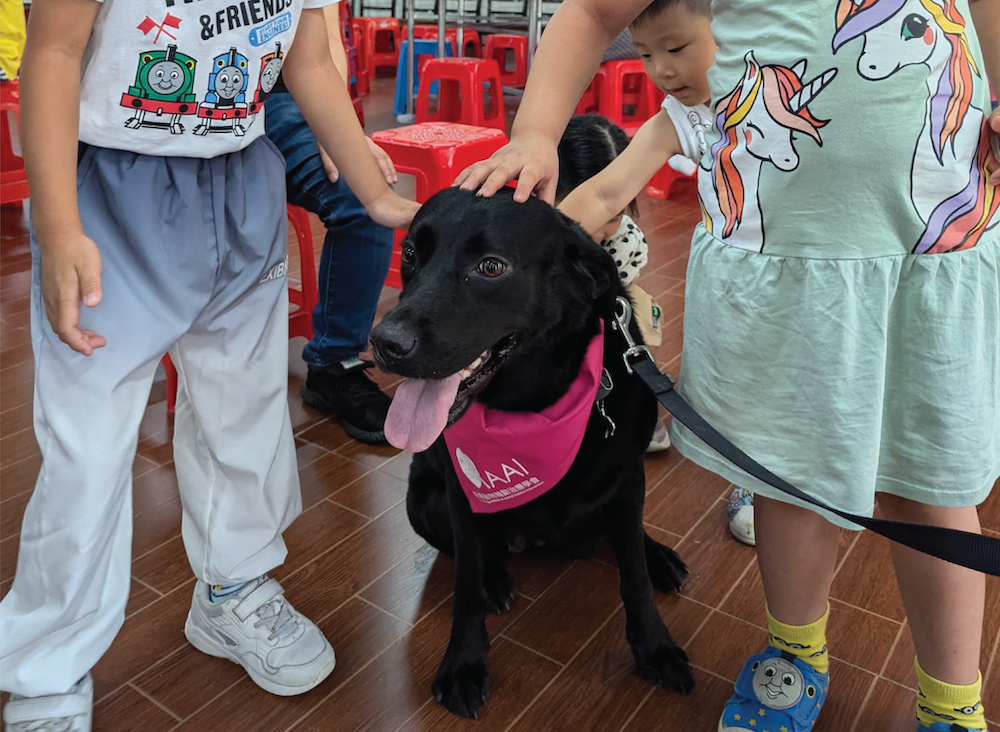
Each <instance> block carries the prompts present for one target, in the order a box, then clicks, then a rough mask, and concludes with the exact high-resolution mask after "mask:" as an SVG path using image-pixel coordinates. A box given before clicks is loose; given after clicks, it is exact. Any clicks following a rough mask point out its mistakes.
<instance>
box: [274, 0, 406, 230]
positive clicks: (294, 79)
mask: <svg viewBox="0 0 1000 732" xmlns="http://www.w3.org/2000/svg"><path fill="white" fill-rule="evenodd" d="M281 74H282V77H283V78H284V80H285V86H287V87H288V90H289V91H290V92H291V93H292V96H293V97H295V101H296V102H297V103H298V105H299V109H301V110H302V116H303V117H305V119H306V122H308V123H309V127H310V128H312V130H313V133H314V134H315V135H316V138H317V139H318V140H319V143H320V145H321V146H322V147H323V149H324V150H326V151H327V152H328V153H329V154H330V157H331V158H333V161H334V163H336V165H337V167H338V168H339V169H340V172H341V173H342V174H343V176H344V178H346V179H347V183H348V185H349V186H350V187H351V190H352V191H354V194H355V195H356V196H357V197H358V200H360V201H361V203H362V204H363V205H364V207H365V209H366V210H367V211H368V214H369V215H370V216H371V217H372V219H374V220H375V221H377V222H378V223H380V224H382V225H384V226H389V227H395V228H406V227H408V226H409V225H410V221H411V220H412V219H413V216H414V214H415V213H416V212H417V209H418V208H420V206H419V205H418V204H416V203H414V202H413V201H408V200H406V199H405V198H401V197H400V196H397V195H396V194H395V193H393V191H392V189H390V188H389V186H388V185H387V184H386V182H385V180H383V178H382V175H381V173H380V172H379V169H378V165H376V163H375V158H373V157H372V154H371V152H370V151H369V149H368V144H367V142H366V141H365V133H364V131H362V129H361V125H360V124H358V118H357V115H355V113H354V105H353V104H352V103H351V97H350V95H349V94H348V93H347V86H346V84H345V83H344V80H343V79H342V78H341V76H340V74H339V73H337V68H336V66H334V64H333V59H332V58H331V57H330V39H329V36H328V35H327V26H326V20H325V18H324V15H323V9H322V8H316V9H309V10H303V11H302V17H301V19H300V20H299V27H298V30H297V31H296V34H295V43H294V45H293V46H292V48H291V50H290V51H289V52H288V55H287V56H286V57H285V63H284V65H283V66H282V67H281Z"/></svg>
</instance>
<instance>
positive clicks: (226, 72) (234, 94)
mask: <svg viewBox="0 0 1000 732" xmlns="http://www.w3.org/2000/svg"><path fill="white" fill-rule="evenodd" d="M249 66H250V62H249V60H248V59H247V57H246V56H244V55H243V54H241V53H239V52H238V51H237V50H236V48H235V47H233V48H230V49H229V52H228V53H223V54H220V55H218V56H216V57H215V58H214V59H213V60H212V73H211V74H209V77H208V93H206V94H205V100H204V101H203V102H202V103H201V104H199V105H198V118H199V119H201V120H204V121H203V122H200V123H199V124H198V126H197V127H195V128H194V134H196V135H207V134H208V133H209V132H232V133H233V134H234V135H236V136H237V137H242V136H243V135H245V134H246V128H245V127H244V126H243V125H242V124H241V123H240V120H242V119H246V117H247V114H248V111H247V103H246V91H247V86H248V85H249V82H250V78H249V75H248V71H249ZM220 122H223V123H227V124H219V123H220Z"/></svg>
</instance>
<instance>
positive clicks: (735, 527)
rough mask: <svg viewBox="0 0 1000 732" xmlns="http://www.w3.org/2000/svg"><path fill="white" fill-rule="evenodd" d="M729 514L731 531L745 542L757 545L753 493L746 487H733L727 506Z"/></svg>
mask: <svg viewBox="0 0 1000 732" xmlns="http://www.w3.org/2000/svg"><path fill="white" fill-rule="evenodd" d="M726 515H728V516H729V531H730V532H731V533H732V535H733V536H735V537H736V538H737V539H739V540H740V541H742V542H743V543H744V544H749V545H750V546H757V534H756V533H755V532H754V528H753V493H751V492H750V491H748V490H747V489H746V488H735V489H733V492H732V495H730V496H729V503H728V504H727V506H726Z"/></svg>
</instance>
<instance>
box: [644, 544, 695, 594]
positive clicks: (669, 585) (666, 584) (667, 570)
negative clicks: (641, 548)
mask: <svg viewBox="0 0 1000 732" xmlns="http://www.w3.org/2000/svg"><path fill="white" fill-rule="evenodd" d="M645 544H646V567H647V568H648V570H649V579H650V581H651V582H652V583H653V587H655V588H656V589H658V590H659V591H660V592H667V593H670V592H677V590H679V589H680V588H681V585H683V584H684V580H685V579H687V576H688V568H687V565H685V564H684V562H682V561H681V558H680V557H679V556H677V552H675V551H674V550H673V549H671V548H670V547H668V546H664V545H663V544H660V543H659V542H657V541H654V540H653V539H652V538H650V537H649V536H647V537H646V542H645Z"/></svg>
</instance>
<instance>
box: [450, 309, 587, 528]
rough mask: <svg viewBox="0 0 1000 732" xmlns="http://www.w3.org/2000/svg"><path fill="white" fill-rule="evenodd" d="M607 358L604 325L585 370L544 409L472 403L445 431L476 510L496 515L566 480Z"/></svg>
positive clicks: (585, 362)
mask: <svg viewBox="0 0 1000 732" xmlns="http://www.w3.org/2000/svg"><path fill="white" fill-rule="evenodd" d="M603 361H604V324H603V323H602V324H601V331H600V332H599V333H598V334H597V335H596V336H595V337H594V339H593V340H592V341H591V342H590V345H589V346H588V348H587V353H586V355H585V356H584V358H583V365H582V366H581V367H580V374H579V375H578V376H577V377H576V379H575V380H574V381H573V383H572V384H571V385H570V388H569V391H567V392H566V394H564V395H563V396H562V397H561V398H560V399H559V401H557V402H556V403H555V404H553V405H552V406H551V407H549V408H548V409H545V410H543V411H541V412H503V411H501V410H499V409H489V408H488V407H485V406H483V405H482V404H480V403H479V402H473V404H472V406H471V407H469V410H468V411H467V412H466V413H465V414H464V415H462V417H461V419H459V420H458V422H456V423H455V424H453V425H452V426H450V427H448V428H447V429H445V431H444V439H445V443H446V444H447V446H448V454H449V455H451V461H452V463H453V464H454V465H455V472H456V473H458V480H459V482H460V483H461V484H462V489H463V490H464V491H465V495H466V496H467V497H468V499H469V504H470V505H471V506H472V511H473V513H495V512H497V511H503V510H505V509H508V508H516V507H517V506H521V505H524V504H525V503H528V502H529V501H532V500H534V499H535V498H538V497H539V496H540V495H542V494H543V493H545V492H546V491H547V490H549V489H550V488H552V487H553V486H554V485H555V484H556V483H558V482H559V481H560V480H562V478H563V476H564V475H566V472H567V471H568V470H569V467H570V465H572V464H573V460H574V459H576V454H577V452H578V451H579V450H580V444H581V443H582V442H583V435H584V433H585V432H586V431H587V423H588V422H589V420H590V412H591V410H592V409H593V407H594V398H595V397H596V396H597V388H598V386H600V383H601V372H602V366H603Z"/></svg>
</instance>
